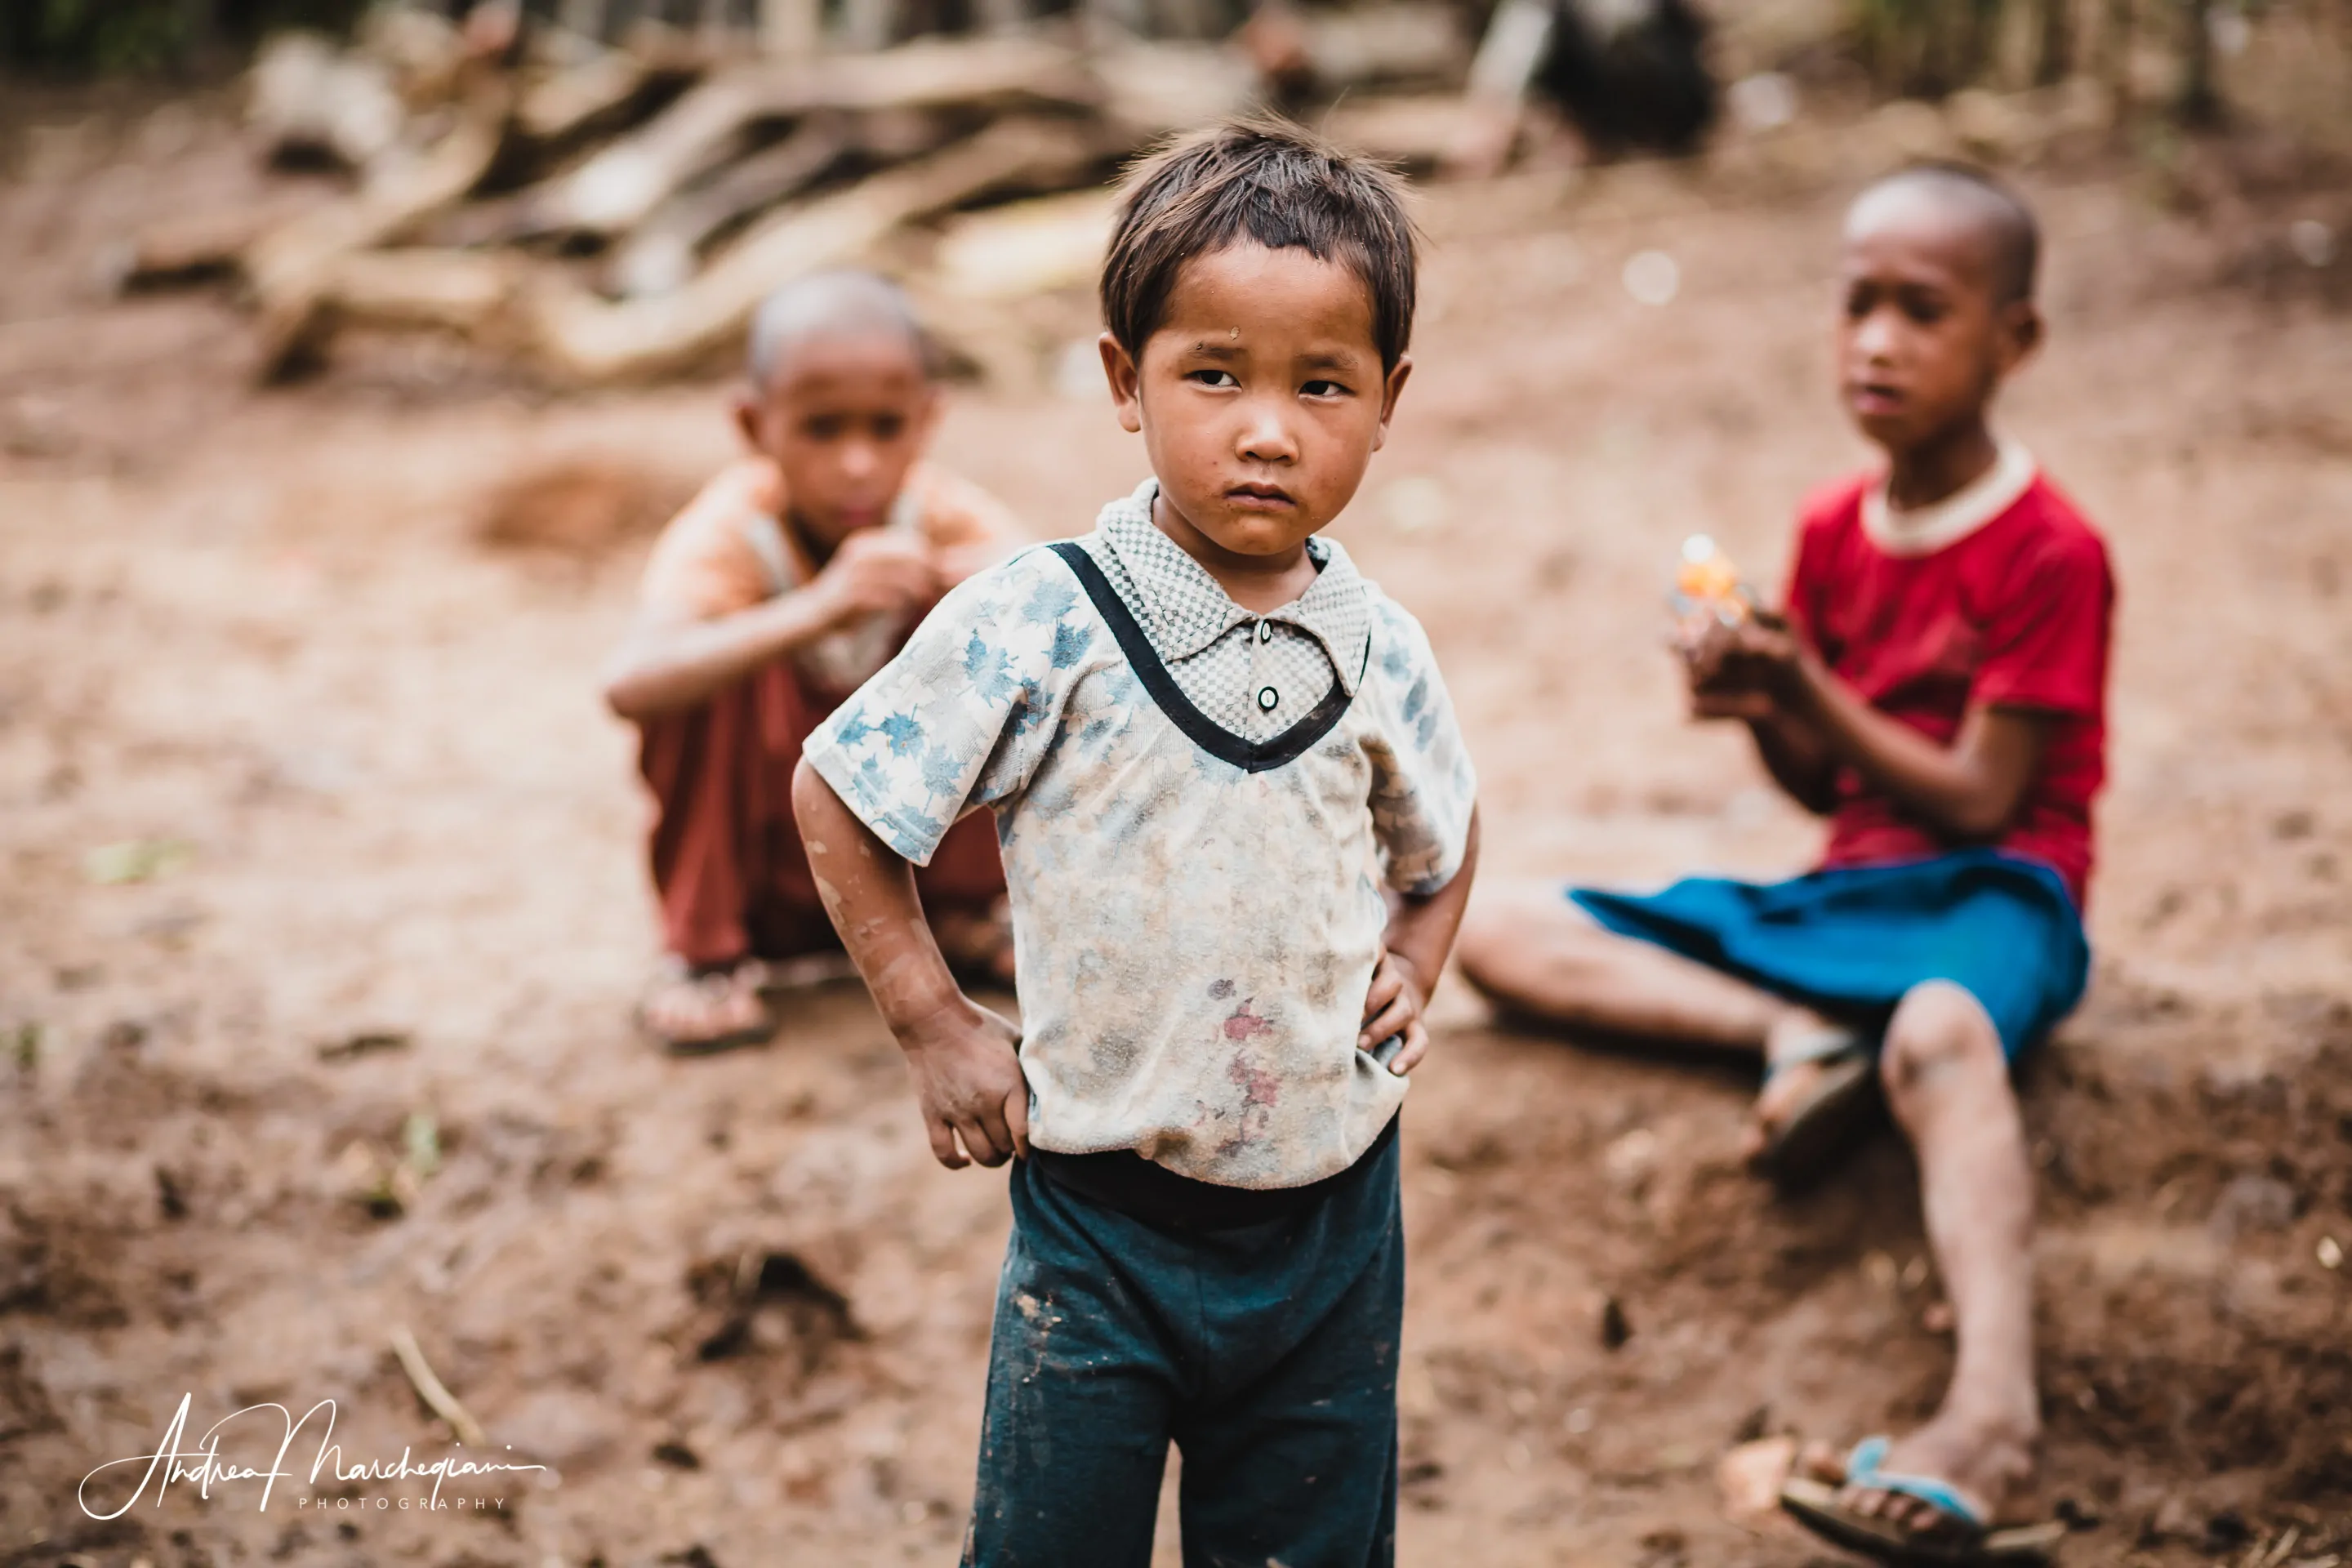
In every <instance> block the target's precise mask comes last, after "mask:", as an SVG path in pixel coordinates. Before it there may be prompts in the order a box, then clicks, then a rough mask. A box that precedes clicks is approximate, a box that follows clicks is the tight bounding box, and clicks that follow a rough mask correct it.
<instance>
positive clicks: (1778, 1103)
mask: <svg viewBox="0 0 2352 1568" xmlns="http://www.w3.org/2000/svg"><path fill="white" fill-rule="evenodd" d="M1843 1033H1844V1031H1843V1029H1842V1028H1841V1027H1840V1026H1838V1025H1836V1024H1832V1022H1830V1021H1829V1020H1828V1019H1827V1018H1824V1017H1822V1016H1821V1015H1820V1014H1819V1013H1816V1012H1813V1011H1812V1010H1811V1008H1806V1007H1791V1008H1790V1009H1789V1011H1788V1013H1787V1014H1786V1015H1785V1016H1783V1017H1782V1018H1781V1019H1780V1022H1779V1023H1777V1024H1775V1025H1773V1026H1772V1030H1771V1033H1770V1034H1769V1035H1767V1036H1766V1037H1765V1039H1764V1063H1765V1079H1764V1087H1763V1089H1760V1090H1759V1091H1758V1093H1757V1096H1756V1103H1755V1104H1754V1106H1752V1107H1751V1108H1750V1109H1749V1114H1748V1131H1747V1133H1746V1134H1745V1135H1744V1136H1743V1137H1742V1138H1741V1140H1740V1150H1739V1152H1740V1158H1741V1159H1743V1160H1745V1161H1747V1162H1748V1163H1751V1164H1753V1163H1755V1162H1756V1161H1758V1160H1759V1159H1760V1158H1762V1156H1763V1153H1764V1151H1765V1149H1766V1148H1767V1147H1768V1146H1769V1144H1770V1143H1771V1142H1772V1137H1773V1134H1775V1133H1777V1132H1778V1131H1780V1127H1781V1124H1782V1123H1784V1122H1786V1121H1788V1120H1789V1118H1790V1115H1792V1114H1793V1113H1794V1112H1795V1111H1796V1110H1797V1108H1798V1107H1799V1106H1801V1105H1803V1104H1804V1103H1805V1102H1806V1101H1808V1100H1811V1099H1812V1097H1813V1093H1814V1090H1815V1089H1816V1088H1818V1087H1819V1085H1820V1083H1821V1078H1822V1071H1823V1067H1822V1062H1821V1060H1820V1059H1818V1058H1816V1059H1812V1060H1804V1061H1792V1060H1790V1058H1791V1057H1795V1056H1798V1055H1800V1054H1801V1053H1802V1051H1803V1050H1804V1049H1805V1048H1806V1047H1808V1046H1810V1045H1811V1043H1812V1042H1813V1041H1815V1040H1818V1039H1820V1038H1821V1037H1822V1036H1823V1035H1824V1034H1843ZM1775 1064H1779V1065H1775Z"/></svg>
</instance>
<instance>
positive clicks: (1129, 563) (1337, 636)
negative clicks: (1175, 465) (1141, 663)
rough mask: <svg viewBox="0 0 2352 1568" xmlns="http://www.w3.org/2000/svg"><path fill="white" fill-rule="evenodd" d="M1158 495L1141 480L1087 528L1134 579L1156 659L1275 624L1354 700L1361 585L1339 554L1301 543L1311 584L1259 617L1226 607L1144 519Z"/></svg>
mask: <svg viewBox="0 0 2352 1568" xmlns="http://www.w3.org/2000/svg"><path fill="white" fill-rule="evenodd" d="M1159 494H1160V481H1159V480H1158V479H1146V480H1144V481H1143V483H1142V484H1140V485H1139V486H1137V487H1136V489H1135V493H1134V494H1133V495H1129V496H1122V497H1120V498H1119V499H1118V500H1114V501H1112V502H1111V503H1109V504H1108V506H1106V507H1104V508H1103V510H1102V514H1101V516H1100V517H1098V518H1097V520H1096V523H1095V526H1096V527H1097V528H1098V529H1099V530H1101V531H1102V536H1103V538H1104V540H1105V541H1106V542H1108V544H1109V545H1110V547H1111V550H1112V551H1113V552H1115V553H1116V554H1117V555H1118V562H1119V564H1120V565H1122V566H1124V567H1125V568H1127V574H1128V575H1129V577H1130V578H1132V579H1133V580H1134V583H1135V586H1136V592H1137V596H1138V597H1139V598H1140V599H1141V600H1142V601H1143V611H1144V623H1145V628H1146V629H1147V630H1148V631H1149V632H1150V634H1151V645H1152V647H1153V648H1154V649H1155V650H1157V651H1158V653H1159V655H1160V658H1163V659H1169V660H1174V659H1181V658H1191V657H1192V655H1194V654H1196V653H1198V652H1200V651H1201V650H1202V648H1204V647H1208V646H1209V645H1210V644H1211V643H1213V642H1215V641H1216V640H1217V639H1218V638H1219V637H1223V636H1224V635H1225V634H1226V633H1227V632H1229V631H1231V630H1232V629H1233V628H1234V626H1239V625H1241V624H1243V623H1244V622H1247V621H1254V620H1268V621H1280V622H1282V623H1283V624H1285V625H1286V626H1297V628H1298V629H1299V630H1301V631H1304V632H1306V633H1307V635H1309V636H1310V637H1314V638H1315V639H1316V640H1317V641H1318V642H1320V643H1321V644H1322V645H1323V651H1324V652H1325V653H1326V654H1328V656H1329V657H1330V659H1331V667H1332V668H1333V669H1335V670H1337V671H1338V672H1339V685H1340V688H1341V689H1343V690H1345V691H1346V692H1347V693H1348V695H1349V696H1350V697H1352V696H1354V695H1355V693H1356V680H1357V678H1358V677H1359V676H1360V675H1361V674H1362V673H1363V668H1364V654H1365V648H1366V645H1367V643H1368V641H1369V639H1370V636H1371V624H1372V616H1371V604H1370V596H1369V595H1367V594H1366V592H1365V589H1364V580H1363V578H1362V576H1361V575H1360V574H1358V573H1357V571H1356V566H1355V563H1354V562H1352V561H1350V560H1349V559H1348V552H1347V551H1345V550H1344V549H1342V548H1340V546H1339V543H1338V542H1336V541H1333V540H1328V539H1324V538H1322V537H1320V536H1319V535H1318V536H1317V537H1314V538H1310V539H1308V540H1307V554H1308V555H1309V556H1310V557H1312V558H1313V560H1314V561H1315V563H1316V564H1317V565H1318V568H1320V569H1319V570H1318V572H1317V573H1316V575H1315V581H1314V582H1313V583H1312V584H1309V585H1308V586H1307V592H1305V593H1304V594H1301V595H1299V596H1298V597H1297V598H1296V599H1293V600H1291V601H1290V602H1289V603H1288V604H1286V605H1279V606H1277V607H1276V608H1275V609H1271V610H1268V611H1267V612H1266V613H1265V615H1264V616H1259V615H1258V614H1257V613H1256V612H1255V611H1252V610H1246V609H1244V608H1243V607H1242V606H1241V605H1237V604H1235V603H1234V600H1233V595H1230V594H1227V593H1226V592H1225V590H1224V588H1223V585H1222V584H1219V583H1218V582H1217V580H1216V579H1215V578H1214V577H1212V576H1210V575H1209V573H1208V570H1207V568H1205V567H1203V566H1202V564H1201V563H1199V562H1198V561H1195V560H1193V559H1192V556H1191V555H1190V554H1188V553H1186V552H1185V550H1184V547H1183V546H1182V545H1181V544H1178V543H1177V542H1175V541H1174V540H1172V539H1171V538H1169V537H1168V536H1167V535H1166V534H1164V533H1162V532H1160V525H1159V524H1158V523H1155V522H1153V521H1151V503H1152V502H1153V500H1156V499H1157V498H1158V496H1159Z"/></svg>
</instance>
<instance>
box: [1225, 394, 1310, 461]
mask: <svg viewBox="0 0 2352 1568" xmlns="http://www.w3.org/2000/svg"><path fill="white" fill-rule="evenodd" d="M1239 450H1240V453H1241V455H1242V456H1243V457H1244V458H1248V459H1250V460H1251V461H1252V462H1255V463H1286V462H1289V461H1291V460H1292V459H1294V458H1297V456H1298V442H1297V439H1296V438H1294V437H1292V435H1291V433H1290V425H1289V422H1288V421H1287V420H1286V419H1284V418H1283V417H1282V416H1281V415H1280V414H1279V413H1278V412H1277V411H1276V410H1275V409H1273V408H1270V407H1266V406H1265V405H1258V406H1256V407H1254V408H1252V409H1251V411H1250V420H1249V423H1248V425H1247V426H1244V429H1243V431H1242V438H1241V444H1240V447H1239Z"/></svg>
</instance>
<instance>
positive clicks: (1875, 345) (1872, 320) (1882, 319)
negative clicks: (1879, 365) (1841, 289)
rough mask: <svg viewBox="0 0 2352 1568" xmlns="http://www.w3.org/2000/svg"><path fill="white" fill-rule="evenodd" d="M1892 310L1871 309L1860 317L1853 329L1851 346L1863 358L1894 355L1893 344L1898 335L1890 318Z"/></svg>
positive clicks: (1874, 358) (1888, 357)
mask: <svg viewBox="0 0 2352 1568" xmlns="http://www.w3.org/2000/svg"><path fill="white" fill-rule="evenodd" d="M1894 314H1895V312H1893V311H1892V310H1873V311H1872V312H1871V313H1870V314H1869V315H1867V316H1864V318H1863V319H1862V324H1861V325H1860V326H1859V327H1857V328H1856V329H1855V330H1854V334H1853V346H1854V348H1855V349H1856V350H1857V351H1858V352H1859V353H1861V354H1862V355H1863V357H1864V358H1865V359H1872V360H1885V359H1893V358H1894V357H1895V342H1896V339H1897V337H1898V336H1899V335H1900V333H1899V329H1898V328H1897V326H1896V324H1895V321H1893V320H1892V318H1893V316H1894Z"/></svg>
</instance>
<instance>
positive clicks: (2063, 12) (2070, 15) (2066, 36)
mask: <svg viewBox="0 0 2352 1568" xmlns="http://www.w3.org/2000/svg"><path fill="white" fill-rule="evenodd" d="M2041 6H2042V15H2041V16H2039V17H2038V18H2037V20H2038V21H2039V22H2040V23H2041V26H2040V27H2039V28H2038V29H2036V31H2037V33H2038V37H2036V39H2035V42H2034V51H2033V79H2034V81H2035V83H2036V84H2038V85H2040V86H2042V87H2049V86H2052V85H2053V84H2054V83H2057V82H2062V81H2063V80H2065V79H2066V77H2067V74H2068V73H2069V72H2071V71H2072V70H2073V69H2074V3H2073V0H2041Z"/></svg>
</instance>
